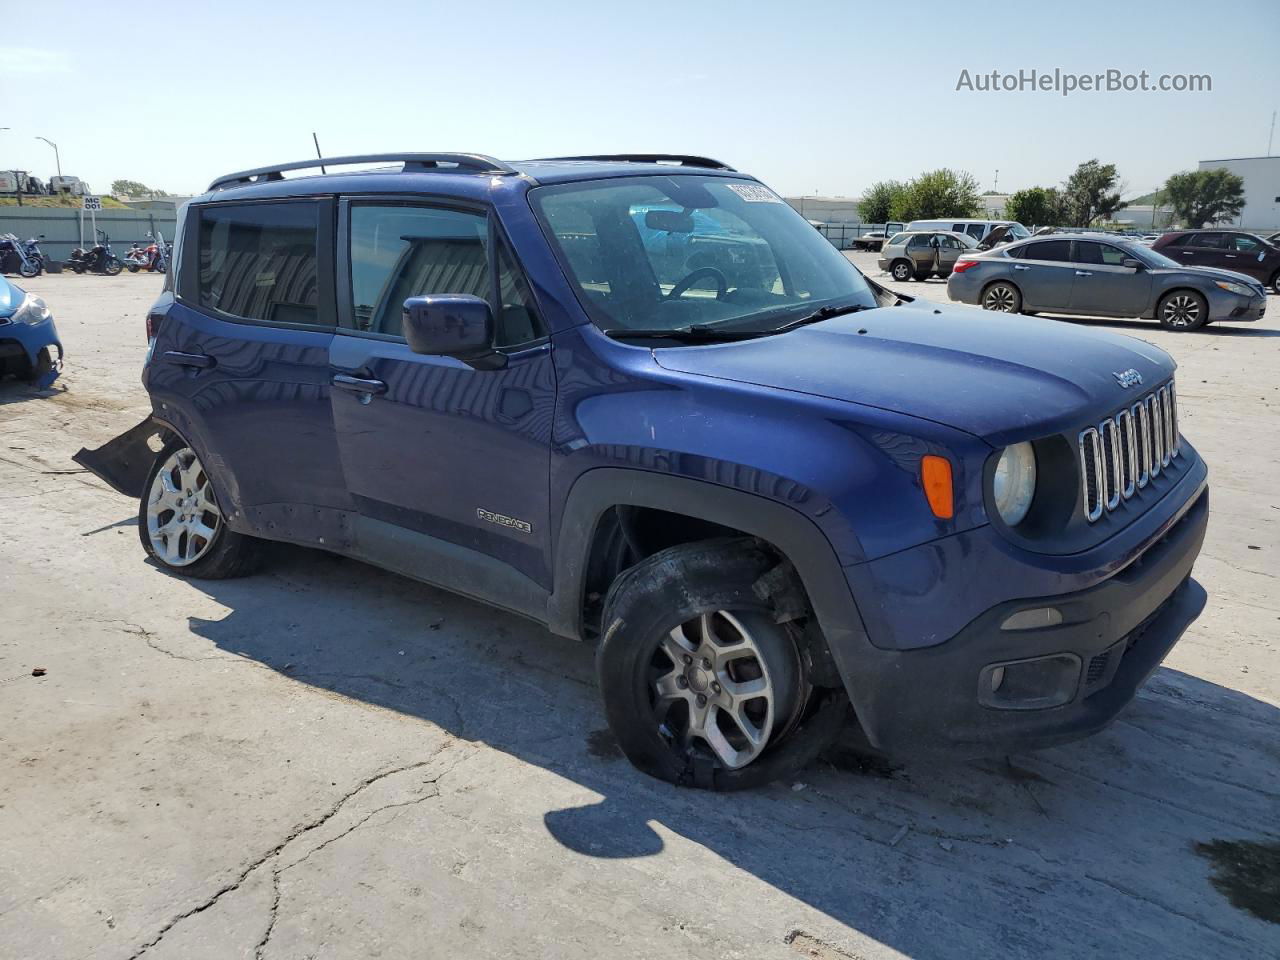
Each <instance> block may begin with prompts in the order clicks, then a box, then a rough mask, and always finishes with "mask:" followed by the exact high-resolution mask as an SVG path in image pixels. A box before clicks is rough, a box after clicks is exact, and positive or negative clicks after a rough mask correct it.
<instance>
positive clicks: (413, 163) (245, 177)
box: [209, 153, 520, 191]
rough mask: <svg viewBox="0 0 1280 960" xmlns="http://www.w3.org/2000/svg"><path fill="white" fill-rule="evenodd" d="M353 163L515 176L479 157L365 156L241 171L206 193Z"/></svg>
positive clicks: (504, 165) (217, 182)
mask: <svg viewBox="0 0 1280 960" xmlns="http://www.w3.org/2000/svg"><path fill="white" fill-rule="evenodd" d="M353 163H403V164H404V170H405V172H406V173H408V172H410V171H432V170H440V169H449V168H448V167H442V164H452V165H453V166H455V167H457V168H458V170H459V171H460V172H464V173H496V174H502V175H504V176H505V175H511V174H517V173H519V172H520V171H518V170H517V169H516V168H515V167H513V166H511V165H510V164H507V163H503V162H502V161H501V160H495V159H494V158H493V157H486V156H485V155H484V154H482V153H368V154H362V155H360V156H354V157H317V158H316V159H314V160H299V161H298V162H296V163H276V164H272V165H271V166H269V167H255V168H254V169H252V170H241V171H240V172H239V173H229V174H227V175H226V176H224V177H219V178H218V179H217V180H215V181H213V183H211V184H209V189H210V191H213V190H222V189H224V188H226V187H233V186H243V185H245V184H250V183H267V182H270V181H272V180H283V179H284V176H283V174H284V172H285V171H286V170H309V169H311V168H313V167H321V168H324V167H341V166H347V165H349V164H353Z"/></svg>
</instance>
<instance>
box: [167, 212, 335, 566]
mask: <svg viewBox="0 0 1280 960" xmlns="http://www.w3.org/2000/svg"><path fill="white" fill-rule="evenodd" d="M332 214H333V203H332V201H330V200H327V199H301V200H270V201H254V202H246V203H214V204H207V205H196V206H192V207H190V208H189V210H188V212H187V214H186V225H185V229H184V234H183V247H184V256H183V257H182V262H181V263H180V264H179V272H178V275H177V277H176V292H177V301H176V302H175V303H174V304H173V305H172V306H171V307H170V308H169V309H168V310H167V312H166V313H165V316H164V319H163V320H162V322H161V323H160V324H159V328H158V330H157V333H156V338H155V342H154V343H153V345H152V348H151V352H150V358H149V361H148V364H147V368H146V375H145V376H146V383H147V387H148V390H149V392H150V393H151V396H152V399H153V401H154V402H156V403H157V405H158V406H159V408H160V409H161V412H162V413H163V414H164V415H165V416H166V417H167V418H168V419H170V420H171V421H172V422H173V424H174V426H175V427H177V428H178V429H179V430H180V431H181V432H182V433H183V434H184V435H185V436H186V438H187V440H188V441H190V442H191V443H192V444H193V445H194V446H195V447H196V449H197V452H198V453H199V454H200V456H201V457H202V459H204V460H205V466H206V467H207V468H208V469H209V471H210V474H211V475H212V477H213V478H214V481H215V489H217V492H218V495H219V497H220V498H221V499H223V500H225V501H226V502H224V503H223V504H222V506H223V507H224V508H225V510H226V512H227V513H228V519H229V522H230V523H231V526H232V527H233V528H236V529H240V530H245V531H247V532H251V533H256V534H259V535H261V536H265V537H271V538H273V539H284V540H298V541H302V542H306V543H317V542H320V541H321V539H322V538H323V539H324V541H325V542H333V541H332V540H330V539H329V537H330V536H334V537H335V538H339V539H340V536H339V528H340V526H341V521H342V516H343V514H344V512H345V511H349V510H350V506H351V500H350V497H349V496H348V494H347V489H346V485H345V483H344V482H343V476H342V467H341V464H340V462H339V458H338V446H337V441H336V440H335V438H334V430H333V412H332V408H331V406H330V402H329V347H330V344H331V343H332V341H333V335H334V334H333V332H334V326H335V323H336V320H335V312H334V303H333V278H332V269H331V263H332V250H333V229H332V226H331V224H332V222H333V215H332ZM218 488H220V489H218ZM237 514H238V515H237Z"/></svg>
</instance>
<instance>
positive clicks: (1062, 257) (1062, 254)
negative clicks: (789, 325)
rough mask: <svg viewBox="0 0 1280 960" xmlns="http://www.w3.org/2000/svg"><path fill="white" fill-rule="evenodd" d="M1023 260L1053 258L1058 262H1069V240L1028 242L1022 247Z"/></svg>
mask: <svg viewBox="0 0 1280 960" xmlns="http://www.w3.org/2000/svg"><path fill="white" fill-rule="evenodd" d="M1023 249H1024V251H1025V252H1024V253H1023V254H1022V259H1023V260H1053V261H1056V262H1060V263H1070V262H1071V241H1070V240H1041V241H1040V242H1039V243H1029V244H1027V246H1026V247H1024V248H1023Z"/></svg>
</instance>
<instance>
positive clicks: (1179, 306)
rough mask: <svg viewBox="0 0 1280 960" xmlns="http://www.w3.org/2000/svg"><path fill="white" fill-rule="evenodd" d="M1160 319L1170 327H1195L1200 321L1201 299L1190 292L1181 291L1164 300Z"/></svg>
mask: <svg viewBox="0 0 1280 960" xmlns="http://www.w3.org/2000/svg"><path fill="white" fill-rule="evenodd" d="M1160 313H1161V316H1160V319H1161V320H1163V321H1164V322H1165V324H1166V325H1167V326H1170V327H1194V326H1198V325H1199V323H1200V301H1199V300H1198V299H1197V298H1196V297H1193V296H1191V294H1189V293H1179V294H1176V295H1175V296H1172V297H1170V298H1169V299H1168V300H1166V301H1165V302H1164V306H1163V307H1162V308H1161V311H1160Z"/></svg>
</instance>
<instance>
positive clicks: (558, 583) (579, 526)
mask: <svg viewBox="0 0 1280 960" xmlns="http://www.w3.org/2000/svg"><path fill="white" fill-rule="evenodd" d="M616 506H633V507H650V508H653V509H657V510H667V511H670V512H672V513H681V514H686V515H688V516H692V517H698V518H699V519H703V520H708V521H711V522H712V523H718V524H721V525H723V526H726V527H732V528H733V529H735V530H741V531H742V532H743V533H746V534H749V535H751V536H755V537H759V538H760V539H761V540H765V541H767V542H768V543H770V544H772V545H773V546H774V547H776V548H777V549H778V550H779V551H780V552H781V553H782V554H784V555H785V556H786V558H787V559H789V560H790V561H791V563H792V564H793V565H794V566H795V568H796V572H797V573H798V574H799V576H800V581H801V583H802V584H803V585H804V589H805V592H806V593H807V594H808V597H809V603H810V604H811V605H812V607H813V612H814V615H815V616H816V617H817V619H818V624H819V626H821V627H822V632H823V635H824V636H825V637H826V640H827V646H828V647H829V648H830V650H831V654H832V656H833V658H834V659H835V662H836V666H837V668H838V669H839V671H840V675H841V677H842V678H843V679H844V681H845V687H846V689H851V687H850V684H849V679H850V677H851V676H854V675H855V674H856V671H857V663H858V662H859V660H860V658H861V657H862V656H864V655H865V654H866V652H867V651H868V650H869V648H870V646H871V644H870V640H869V639H868V637H867V632H866V628H865V627H864V626H863V622H862V616H861V614H859V612H858V607H857V604H856V602H855V601H854V597H853V593H852V591H851V590H850V587H849V584H848V582H847V581H846V579H845V576H844V571H843V570H842V569H841V567H840V563H839V561H838V560H837V558H836V553H835V550H834V549H833V548H832V546H831V543H830V541H828V540H827V537H826V535H825V534H824V533H823V532H822V530H821V529H819V527H818V526H817V524H815V523H814V522H813V521H812V520H811V519H810V518H809V517H807V516H805V515H804V514H803V513H800V512H799V511H797V510H795V509H793V508H791V507H788V506H785V505H784V504H781V503H778V502H777V501H775V500H769V499H767V498H765V497H760V496H757V495H755V494H751V493H744V492H743V491H741V490H734V489H731V488H729V487H724V486H720V485H718V484H714V483H708V482H706V481H703V480H692V479H689V478H687V477H677V476H671V475H670V474H663V473H650V472H646V471H643V470H629V469H620V468H612V467H598V468H596V469H594V470H589V471H587V472H586V473H584V474H583V475H582V476H581V477H579V478H578V480H577V481H576V482H575V483H574V485H573V487H572V488H571V489H570V491H569V495H568V497H567V498H566V499H565V507H564V513H563V514H562V516H561V519H560V532H559V536H558V537H557V539H556V552H555V590H554V592H553V593H552V594H551V596H550V598H549V599H548V600H547V626H548V628H549V629H550V630H551V632H552V633H556V634H559V635H560V636H564V637H570V638H573V639H577V640H581V639H583V636H584V630H583V623H582V609H583V600H584V595H583V594H584V584H585V579H586V574H587V561H588V554H589V551H590V548H591V543H592V541H593V540H594V538H595V534H596V528H597V526H598V525H599V523H600V520H601V518H602V517H603V516H604V515H605V513H606V512H607V511H608V510H609V509H610V508H612V507H616Z"/></svg>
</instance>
